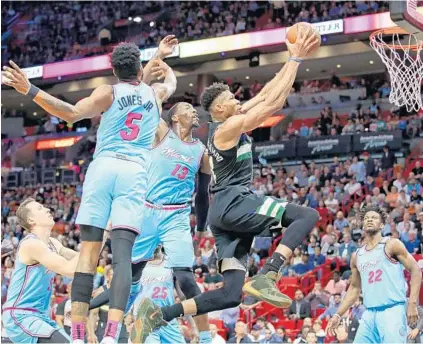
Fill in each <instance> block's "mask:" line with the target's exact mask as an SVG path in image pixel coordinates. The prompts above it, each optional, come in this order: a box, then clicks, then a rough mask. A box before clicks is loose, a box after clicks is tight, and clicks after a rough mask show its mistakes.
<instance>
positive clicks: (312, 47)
mask: <svg viewBox="0 0 423 344" xmlns="http://www.w3.org/2000/svg"><path fill="white" fill-rule="evenodd" d="M320 43H321V37H320V34H319V33H318V32H317V31H316V30H315V29H314V28H313V26H312V25H311V24H308V23H300V24H299V25H298V30H297V40H296V41H295V43H289V42H288V40H286V45H287V47H288V50H289V52H290V53H291V55H292V56H294V57H298V58H305V57H307V56H309V55H311V54H313V53H314V52H315V51H316V49H317V48H318V47H319V46H320Z"/></svg>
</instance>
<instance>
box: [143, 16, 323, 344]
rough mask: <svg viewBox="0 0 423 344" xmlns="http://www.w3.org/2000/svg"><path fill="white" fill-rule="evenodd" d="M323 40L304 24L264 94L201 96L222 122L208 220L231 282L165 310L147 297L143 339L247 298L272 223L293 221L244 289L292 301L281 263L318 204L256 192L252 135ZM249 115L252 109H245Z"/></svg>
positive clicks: (213, 91) (212, 145)
mask: <svg viewBox="0 0 423 344" xmlns="http://www.w3.org/2000/svg"><path fill="white" fill-rule="evenodd" d="M319 44H320V36H319V35H318V33H316V32H315V31H314V29H313V27H312V26H311V25H309V24H306V23H301V24H300V25H299V30H298V35H297V40H296V42H295V43H294V44H290V43H287V45H288V49H289V51H290V53H291V57H290V58H289V60H288V62H287V63H286V64H285V66H284V67H283V68H282V70H281V71H280V72H279V73H278V74H277V76H276V77H275V78H274V79H273V80H272V81H270V83H269V84H267V85H266V87H264V89H263V90H262V91H261V92H260V93H259V95H258V96H256V97H255V98H253V99H252V100H250V101H249V102H247V103H245V104H244V105H243V106H242V107H241V105H240V104H239V101H238V100H236V99H235V97H234V95H233V94H232V93H231V92H230V91H229V89H228V87H227V86H225V85H223V84H213V85H212V86H210V87H208V88H207V89H206V90H205V91H204V93H203V95H202V102H201V103H202V106H203V107H204V109H205V110H206V111H209V112H210V113H211V116H212V119H213V122H214V124H215V128H214V133H213V134H212V135H211V137H210V138H209V143H208V150H209V155H211V157H210V165H211V167H212V177H213V182H214V183H213V186H212V187H211V192H212V194H213V202H212V205H211V207H210V209H209V217H208V220H209V224H210V227H211V230H212V232H213V235H214V237H215V239H216V246H217V250H218V257H219V261H220V264H219V265H220V271H221V272H222V274H223V277H224V286H223V287H222V288H219V289H217V290H213V291H208V292H205V293H202V294H201V295H198V296H196V297H194V298H193V299H189V300H186V301H183V302H182V303H179V304H175V305H172V306H166V307H162V308H160V309H159V308H158V307H157V306H155V305H154V304H153V303H152V301H151V300H149V299H144V300H143V301H142V302H141V304H140V307H139V313H138V314H142V315H143V318H142V319H141V321H142V322H143V326H140V328H141V332H142V333H139V338H140V339H141V342H143V340H145V338H146V336H147V335H148V331H149V329H154V328H155V327H157V326H160V325H161V324H162V323H163V320H165V321H171V320H172V319H174V318H176V317H179V316H181V315H195V314H196V315H200V314H205V313H208V312H212V311H215V310H221V309H225V308H231V307H235V306H237V305H238V304H239V303H240V301H241V296H242V289H243V284H244V277H245V272H246V264H247V256H248V253H249V251H250V249H251V245H252V242H253V239H254V236H256V235H258V234H260V233H262V232H263V231H264V230H268V229H269V228H270V227H272V226H278V225H282V226H284V227H288V228H287V230H286V232H285V235H284V238H283V241H282V244H281V245H279V247H278V248H277V250H276V252H275V253H274V254H273V256H272V257H271V258H270V259H269V260H268V261H267V263H266V265H265V266H264V269H263V273H262V274H260V275H258V276H256V277H255V278H254V279H253V280H252V281H251V282H249V283H248V284H247V285H246V286H245V288H244V291H245V292H247V293H248V294H251V295H254V296H256V297H257V298H259V299H260V300H263V301H266V302H269V303H271V304H273V305H276V306H278V307H287V306H289V305H290V304H291V300H290V298H289V297H288V296H286V295H283V294H282V293H280V291H279V290H278V288H277V287H276V280H277V277H278V271H279V268H280V267H281V266H282V264H283V262H284V260H286V259H288V258H289V256H290V255H291V254H292V250H293V249H294V248H295V247H297V246H298V245H299V244H301V242H302V240H303V238H304V237H305V236H306V235H307V234H308V233H309V232H311V230H312V229H313V226H314V225H315V224H316V222H317V220H318V217H319V216H318V213H317V212H316V211H314V210H313V209H311V208H305V207H301V206H296V205H293V204H288V205H287V204H286V203H284V202H280V200H278V199H275V198H272V197H260V196H258V195H256V194H254V193H253V192H251V191H250V190H249V186H250V184H251V180H252V170H253V168H252V167H253V161H252V153H251V142H250V140H249V138H248V136H247V135H246V134H245V133H246V132H249V131H251V130H253V129H255V128H257V127H258V126H260V124H261V123H262V122H263V121H264V120H265V119H267V118H268V117H270V116H271V115H272V114H273V113H275V112H276V111H277V110H279V109H280V108H282V106H283V105H284V103H285V101H286V98H287V97H288V95H289V92H290V90H291V88H292V85H293V83H294V80H295V76H296V74H297V70H298V67H299V64H300V63H301V61H302V59H303V58H305V57H307V56H308V55H310V54H311V53H312V52H313V51H314V50H315V49H316V48H317V47H318V46H319ZM242 113H246V114H245V115H241V114H242Z"/></svg>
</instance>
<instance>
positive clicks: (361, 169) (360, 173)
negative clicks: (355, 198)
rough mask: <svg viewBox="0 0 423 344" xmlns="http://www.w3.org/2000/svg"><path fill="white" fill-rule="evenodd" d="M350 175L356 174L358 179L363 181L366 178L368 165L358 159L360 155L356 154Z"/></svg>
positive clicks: (349, 171)
mask: <svg viewBox="0 0 423 344" xmlns="http://www.w3.org/2000/svg"><path fill="white" fill-rule="evenodd" d="M348 175H349V176H356V178H357V181H358V182H360V183H362V182H364V180H365V179H366V166H365V165H364V163H363V162H362V161H359V160H358V156H354V157H353V160H352V164H351V165H350V168H349V169H348Z"/></svg>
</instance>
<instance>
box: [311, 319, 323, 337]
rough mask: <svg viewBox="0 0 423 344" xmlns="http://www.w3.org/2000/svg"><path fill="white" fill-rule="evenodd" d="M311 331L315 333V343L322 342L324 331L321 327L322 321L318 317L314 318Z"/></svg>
mask: <svg viewBox="0 0 423 344" xmlns="http://www.w3.org/2000/svg"><path fill="white" fill-rule="evenodd" d="M313 331H314V332H315V333H316V336H317V343H324V340H325V337H326V333H325V330H324V329H323V328H322V321H321V320H320V319H316V320H314V324H313Z"/></svg>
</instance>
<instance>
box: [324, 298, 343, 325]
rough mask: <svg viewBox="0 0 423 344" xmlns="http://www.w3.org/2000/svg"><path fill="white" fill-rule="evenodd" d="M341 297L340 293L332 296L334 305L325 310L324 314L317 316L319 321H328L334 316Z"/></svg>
mask: <svg viewBox="0 0 423 344" xmlns="http://www.w3.org/2000/svg"><path fill="white" fill-rule="evenodd" d="M341 301H342V297H341V294H340V293H336V294H334V304H333V305H331V306H329V307H328V308H326V310H325V312H324V313H322V314H321V315H320V316H319V319H320V320H322V319H326V320H329V319H330V318H332V317H333V316H334V314H336V312H337V310H338V308H339V306H340V305H341Z"/></svg>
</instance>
